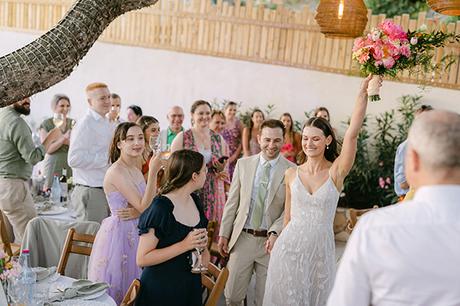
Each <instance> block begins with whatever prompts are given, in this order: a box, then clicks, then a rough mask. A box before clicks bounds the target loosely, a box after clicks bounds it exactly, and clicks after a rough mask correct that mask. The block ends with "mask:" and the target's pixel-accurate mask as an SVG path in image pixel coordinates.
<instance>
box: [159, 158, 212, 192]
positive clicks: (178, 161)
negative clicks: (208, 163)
mask: <svg viewBox="0 0 460 306" xmlns="http://www.w3.org/2000/svg"><path fill="white" fill-rule="evenodd" d="M203 164H204V157H203V155H201V153H198V152H195V151H191V150H179V151H176V152H174V153H172V154H171V156H170V157H169V159H168V165H167V166H166V173H165V177H166V181H165V183H164V184H163V186H161V188H160V192H159V194H166V193H169V192H171V191H173V190H176V189H179V188H181V187H183V186H185V185H186V184H187V183H188V182H189V181H190V180H191V179H192V175H193V173H200V171H201V168H202V167H203Z"/></svg>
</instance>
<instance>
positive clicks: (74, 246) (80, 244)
mask: <svg viewBox="0 0 460 306" xmlns="http://www.w3.org/2000/svg"><path fill="white" fill-rule="evenodd" d="M95 238H96V236H94V235H88V234H79V233H77V232H75V229H74V228H70V229H69V231H68V232H67V237H66V239H65V243H64V247H63V248H62V253H61V258H60V259H59V264H58V267H57V272H58V273H59V274H61V275H64V273H65V272H64V271H65V267H66V265H67V261H68V260H69V256H70V254H71V253H73V254H80V255H86V256H90V255H91V250H92V244H93V243H94V239H95ZM88 244H90V245H91V246H87V245H88Z"/></svg>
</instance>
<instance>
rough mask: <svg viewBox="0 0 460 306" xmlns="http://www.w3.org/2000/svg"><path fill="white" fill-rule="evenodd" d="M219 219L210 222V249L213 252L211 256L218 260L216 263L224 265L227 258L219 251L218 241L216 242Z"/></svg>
mask: <svg viewBox="0 0 460 306" xmlns="http://www.w3.org/2000/svg"><path fill="white" fill-rule="evenodd" d="M216 229H217V221H209V222H208V250H209V253H210V254H211V257H214V258H215V259H216V260H215V262H214V264H216V265H218V266H222V267H224V266H225V265H226V264H227V259H226V258H223V257H222V256H221V255H220V253H219V248H218V247H217V242H215V241H214V240H215V237H216V235H217V234H218V233H216Z"/></svg>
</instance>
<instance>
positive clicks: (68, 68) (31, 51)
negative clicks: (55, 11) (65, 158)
mask: <svg viewBox="0 0 460 306" xmlns="http://www.w3.org/2000/svg"><path fill="white" fill-rule="evenodd" d="M156 2H157V0H78V1H77V2H76V3H75V4H74V5H73V6H72V7H71V8H70V10H69V11H68V12H67V13H66V15H65V16H64V18H63V19H62V20H61V21H59V23H58V24H57V25H56V26H55V27H54V28H52V29H51V30H49V31H48V32H46V33H45V34H43V35H42V36H40V37H39V38H37V39H36V40H34V41H33V42H31V43H30V44H28V45H26V46H24V47H23V48H21V49H18V50H16V51H14V52H12V53H10V54H8V55H5V56H3V57H1V58H0V107H5V106H7V105H10V104H13V103H15V102H17V101H20V100H21V99H24V98H26V97H30V96H32V95H33V94H35V93H38V92H40V91H43V90H45V89H47V88H49V87H51V86H52V85H54V84H56V83H58V82H60V81H62V80H64V79H65V78H67V77H68V76H69V75H70V74H71V73H72V71H73V69H74V67H75V66H76V65H77V64H78V63H79V61H80V60H81V59H82V58H83V57H84V56H85V55H86V53H87V52H88V50H89V49H90V48H91V47H92V45H93V44H94V43H95V42H96V40H97V39H98V37H99V36H100V35H101V34H102V32H103V31H104V29H105V28H106V27H107V26H108V25H109V24H110V23H111V22H112V21H113V20H114V19H115V18H117V17H118V16H120V15H122V14H124V13H126V12H128V11H131V10H135V9H140V8H143V7H146V6H150V5H152V4H154V3H156Z"/></svg>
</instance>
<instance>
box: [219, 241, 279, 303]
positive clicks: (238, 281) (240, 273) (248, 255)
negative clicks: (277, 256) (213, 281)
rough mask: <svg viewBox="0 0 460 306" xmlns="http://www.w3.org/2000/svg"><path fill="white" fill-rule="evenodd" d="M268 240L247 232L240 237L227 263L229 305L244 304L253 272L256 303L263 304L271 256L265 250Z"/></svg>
mask: <svg viewBox="0 0 460 306" xmlns="http://www.w3.org/2000/svg"><path fill="white" fill-rule="evenodd" d="M266 240H267V238H265V237H255V236H253V235H251V234H248V233H246V232H242V233H241V234H240V236H239V237H238V240H237V241H236V243H235V245H234V246H233V248H232V250H231V252H230V259H229V261H228V264H227V267H228V270H229V276H228V280H227V284H226V286H225V292H224V294H225V300H226V303H227V305H229V306H236V305H238V306H240V305H243V301H244V298H245V296H246V294H247V291H248V287H249V283H250V281H251V277H252V274H253V273H255V274H256V296H255V299H256V300H255V305H256V306H261V305H262V302H263V298H264V292H265V281H266V280H267V268H268V261H269V258H270V257H269V255H268V254H267V253H266V252H265V241H266Z"/></svg>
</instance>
